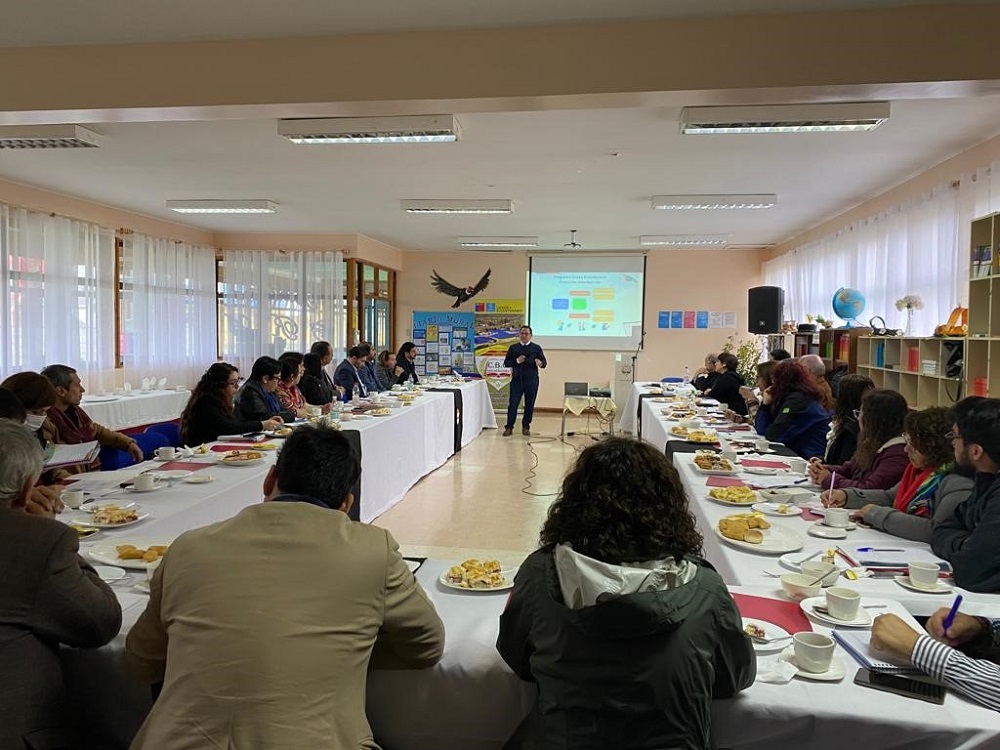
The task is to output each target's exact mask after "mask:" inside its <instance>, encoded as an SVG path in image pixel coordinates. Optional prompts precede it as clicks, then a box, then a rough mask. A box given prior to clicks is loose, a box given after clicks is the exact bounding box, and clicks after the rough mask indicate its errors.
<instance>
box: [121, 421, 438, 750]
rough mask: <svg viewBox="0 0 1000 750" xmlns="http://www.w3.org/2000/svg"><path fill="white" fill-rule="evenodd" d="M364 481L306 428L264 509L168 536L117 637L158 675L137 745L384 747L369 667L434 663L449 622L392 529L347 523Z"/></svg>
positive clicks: (343, 442) (342, 455)
mask: <svg viewBox="0 0 1000 750" xmlns="http://www.w3.org/2000/svg"><path fill="white" fill-rule="evenodd" d="M360 476H361V465H360V463H359V461H358V458H357V456H356V455H355V454H354V452H353V450H352V448H351V445H350V443H349V442H348V440H347V438H346V437H344V435H343V434H342V433H341V432H340V431H338V430H331V429H328V428H322V427H320V428H315V427H301V428H299V429H298V430H296V431H295V433H294V434H292V435H291V436H290V437H289V438H288V440H287V441H285V445H284V447H283V448H282V450H281V454H280V455H279V456H278V462H277V466H276V468H272V469H271V471H270V472H269V473H268V475H267V478H266V479H265V480H264V494H265V495H266V501H265V502H263V503H258V504H256V505H251V506H249V507H247V508H244V509H243V510H242V511H241V512H240V513H238V514H237V515H236V516H234V517H233V518H230V519H229V520H226V521H222V522H220V523H215V524H212V525H210V526H205V527H203V528H200V529H194V530H192V531H188V532H186V533H184V534H181V536H180V537H178V538H177V539H176V540H175V541H174V543H173V544H171V545H170V549H169V550H168V552H167V554H166V555H165V556H164V558H163V561H162V562H161V563H160V565H159V567H158V568H157V569H156V572H155V573H154V575H153V579H152V581H151V583H150V595H149V604H147V605H146V610H145V612H143V613H142V615H140V617H139V620H138V621H137V622H136V624H135V626H134V627H133V628H132V630H131V631H130V632H129V634H128V639H127V641H126V644H125V659H126V661H125V665H126V668H128V669H129V671H130V672H132V673H133V674H134V675H136V676H137V677H139V678H140V679H142V680H143V681H146V682H150V683H155V682H160V681H163V691H162V692H161V693H160V696H159V698H158V699H157V700H156V703H155V704H154V705H153V709H152V711H150V713H149V716H147V717H146V721H145V723H144V724H143V725H142V728H141V729H140V730H139V733H138V735H137V736H136V738H135V740H134V741H133V743H132V750H180V748H195V747H197V748H317V750H318V749H319V748H359V749H360V748H377V747H378V745H377V744H376V741H375V740H374V739H373V738H372V730H371V727H370V726H369V724H368V721H367V719H366V718H365V685H366V681H367V674H368V670H369V668H375V669H379V668H383V669H421V668H424V667H430V666H432V665H433V664H435V663H437V661H438V660H439V659H440V658H441V653H442V650H443V648H444V625H443V624H442V623H441V619H440V618H439V617H438V615H437V612H435V611H434V605H433V604H431V602H430V600H429V599H428V598H427V594H426V593H425V592H424V590H423V589H422V588H421V587H420V584H418V583H417V582H416V580H415V579H414V578H413V574H412V573H411V572H410V569H409V568H408V567H407V566H406V563H405V562H404V561H403V558H402V557H400V555H399V548H398V546H397V544H396V542H395V540H394V539H393V538H392V535H391V534H389V532H388V531H386V530H384V529H380V528H378V527H377V526H370V525H368V524H363V523H355V522H353V521H351V520H350V519H349V518H348V517H347V511H348V510H349V509H350V507H351V504H352V503H353V501H354V496H353V495H352V494H351V488H352V487H353V486H354V484H355V483H356V482H357V481H358V478H359V477H360Z"/></svg>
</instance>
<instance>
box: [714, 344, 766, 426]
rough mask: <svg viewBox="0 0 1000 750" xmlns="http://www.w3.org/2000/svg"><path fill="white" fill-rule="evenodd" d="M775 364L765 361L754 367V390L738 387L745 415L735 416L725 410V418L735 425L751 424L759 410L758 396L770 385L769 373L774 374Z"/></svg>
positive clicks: (731, 411) (730, 411) (730, 410)
mask: <svg viewBox="0 0 1000 750" xmlns="http://www.w3.org/2000/svg"><path fill="white" fill-rule="evenodd" d="M777 364H778V363H777V362H774V361H770V360H769V361H767V362H761V363H760V364H759V365H757V367H756V379H755V381H754V388H756V391H755V390H754V388H750V387H749V386H745V385H744V386H741V387H740V395H741V396H743V400H744V401H745V402H746V405H747V413H746V414H745V415H741V414H737V413H736V412H734V411H733V410H732V409H726V411H725V414H726V418H727V419H730V420H732V421H733V422H735V423H736V424H753V423H754V418H755V417H756V416H757V410H758V409H759V408H760V394H762V393H764V391H765V390H766V389H767V388H769V387H770V385H771V373H772V372H774V368H775V366H776V365H777Z"/></svg>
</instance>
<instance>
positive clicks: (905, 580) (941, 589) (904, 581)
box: [892, 576, 952, 594]
mask: <svg viewBox="0 0 1000 750" xmlns="http://www.w3.org/2000/svg"><path fill="white" fill-rule="evenodd" d="M892 580H894V581H895V582H896V583H898V584H899V585H900V586H902V587H903V588H904V589H909V590H910V591H916V592H918V593H921V594H950V593H951V591H952V588H951V586H949V585H948V584H947V583H943V582H942V581H938V582H937V586H935V587H934V588H932V589H925V588H921V587H920V586H914V585H913V582H912V581H911V580H910V577H909V576H893V577H892Z"/></svg>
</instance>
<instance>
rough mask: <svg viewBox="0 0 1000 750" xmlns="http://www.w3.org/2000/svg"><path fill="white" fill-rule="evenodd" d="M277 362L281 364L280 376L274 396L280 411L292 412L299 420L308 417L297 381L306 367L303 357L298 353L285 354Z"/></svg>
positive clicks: (300, 378) (303, 397)
mask: <svg viewBox="0 0 1000 750" xmlns="http://www.w3.org/2000/svg"><path fill="white" fill-rule="evenodd" d="M278 361H279V362H280V363H281V374H280V375H278V389H277V390H276V391H275V392H274V395H275V396H277V397H278V403H279V404H281V408H282V409H287V410H288V411H291V412H294V413H295V416H296V417H297V418H299V419H301V418H303V417H306V416H308V411H307V410H306V398H305V396H303V395H302V392H301V391H300V390H299V381H301V380H302V376H303V375H304V374H305V370H306V367H305V365H304V364H303V357H302V355H301V354H299V353H298V352H285V353H284V354H282V355H281V356H280V357H278Z"/></svg>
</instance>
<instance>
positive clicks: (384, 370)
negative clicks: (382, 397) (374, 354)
mask: <svg viewBox="0 0 1000 750" xmlns="http://www.w3.org/2000/svg"><path fill="white" fill-rule="evenodd" d="M403 375H404V371H403V368H402V367H400V366H399V365H397V364H396V355H395V354H393V353H392V352H390V351H384V352H382V353H381V354H379V355H378V364H377V365H375V377H376V378H378V384H379V386H380V387H381V388H382V390H383V391H388V390H391V389H392V387H393V386H394V385H397V384H399V380H400V378H401V377H402V376H403Z"/></svg>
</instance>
